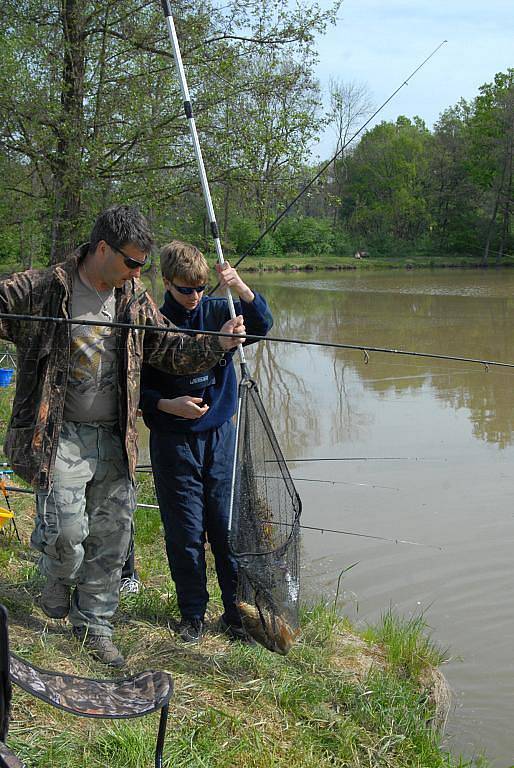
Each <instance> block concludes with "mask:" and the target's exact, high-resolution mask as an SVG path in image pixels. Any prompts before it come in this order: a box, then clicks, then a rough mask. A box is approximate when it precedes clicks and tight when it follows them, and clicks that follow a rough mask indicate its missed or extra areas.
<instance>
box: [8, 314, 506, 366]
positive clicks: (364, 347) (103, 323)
mask: <svg viewBox="0 0 514 768" xmlns="http://www.w3.org/2000/svg"><path fill="white" fill-rule="evenodd" d="M0 318H2V319H11V320H27V321H29V322H30V321H34V322H43V323H48V322H53V323H59V324H62V325H91V326H97V327H107V328H128V329H129V330H133V331H159V332H160V333H182V334H185V335H188V336H198V335H202V336H221V337H223V338H225V337H226V338H231V339H243V340H245V341H276V342H278V343H280V344H300V345H303V346H310V347H329V348H331V349H349V350H355V351H358V352H362V353H363V354H364V361H365V362H366V363H368V362H369V352H381V353H384V354H391V355H405V356H407V357H427V358H431V359H434V360H454V361H456V362H459V363H475V364H478V365H483V366H484V367H485V369H486V371H487V370H488V369H489V368H490V367H493V366H496V367H499V368H514V363H504V362H502V361H499V360H482V359H481V358H477V357H459V356H455V355H440V354H436V353H435V352H415V351H411V350H407V349H393V348H389V347H375V346H371V345H368V344H342V343H340V342H335V341H312V340H310V339H294V338H287V337H279V336H258V335H257V334H255V333H245V334H239V333H224V332H222V331H204V330H202V331H198V330H192V329H191V328H169V327H167V326H165V325H145V324H144V323H122V322H120V321H108V320H100V321H98V320H74V319H72V318H69V317H51V316H41V315H19V314H14V313H7V312H0Z"/></svg>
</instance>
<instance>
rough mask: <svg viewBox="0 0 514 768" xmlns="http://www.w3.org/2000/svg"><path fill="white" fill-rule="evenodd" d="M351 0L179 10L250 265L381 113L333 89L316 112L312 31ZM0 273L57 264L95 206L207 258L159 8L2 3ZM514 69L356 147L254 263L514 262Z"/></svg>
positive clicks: (191, 75) (95, 1) (200, 109)
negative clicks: (331, 132)
mask: <svg viewBox="0 0 514 768" xmlns="http://www.w3.org/2000/svg"><path fill="white" fill-rule="evenodd" d="M339 5H340V0H334V3H333V7H332V8H330V9H329V10H328V11H323V12H322V11H320V10H319V8H318V7H317V5H316V3H315V2H314V0H313V1H312V3H310V2H307V3H303V4H302V6H301V8H299V9H296V10H292V9H291V8H290V7H289V6H284V4H283V3H280V2H276V0H248V1H247V2H245V3H244V4H241V3H240V2H239V0H227V2H225V3H223V4H222V5H221V6H220V4H219V3H211V2H210V0H207V1H206V2H205V0H202V2H201V3H200V2H199V1H198V2H197V0H193V2H192V3H187V4H185V3H181V2H178V3H174V9H176V25H177V30H178V35H179V39H180V42H181V47H182V54H183V58H184V64H185V68H186V73H187V77H188V83H189V87H190V90H191V95H192V99H193V102H194V108H195V117H196V122H197V126H198V130H199V134H200V140H201V145H202V149H203V153H204V157H205V164H206V167H207V171H208V175H209V180H210V182H211V187H212V193H213V199H214V204H215V209H216V212H217V217H218V222H219V225H220V228H221V230H222V233H223V239H224V242H225V245H226V249H227V252H228V253H229V254H230V253H231V252H237V253H242V252H245V251H246V249H247V248H248V247H249V246H250V245H251V244H252V242H253V241H254V240H255V239H256V238H257V237H258V235H259V234H260V233H261V232H262V231H263V230H264V229H265V228H266V227H267V225H269V223H270V222H272V221H273V220H274V218H275V216H276V215H277V213H279V212H280V211H281V210H283V208H284V206H285V205H286V204H287V202H288V201H289V200H291V199H292V198H293V197H294V195H295V194H297V192H298V190H299V189H301V187H302V186H303V184H304V183H305V182H306V181H308V180H309V179H310V178H312V176H313V175H314V173H316V170H317V168H316V167H313V166H312V164H310V163H309V154H310V147H311V146H312V142H313V141H314V140H315V139H316V137H317V136H318V135H319V133H320V131H321V130H322V129H323V128H324V127H325V126H326V125H329V124H330V125H331V126H332V127H333V128H334V129H335V133H336V136H337V146H338V147H339V146H342V145H343V144H344V139H345V137H346V136H347V135H349V131H350V128H351V129H352V130H353V129H354V128H356V127H358V124H359V121H360V122H362V121H363V120H364V117H365V115H366V114H367V113H369V102H368V97H367V94H366V93H365V89H362V88H361V89H359V88H356V87H355V86H354V85H352V84H350V85H348V84H347V85H344V84H342V83H340V82H339V83H338V82H334V83H332V84H331V107H330V110H329V112H328V113H327V114H322V110H321V107H320V104H321V97H320V93H319V87H318V84H317V83H316V81H315V80H314V78H313V77H312V71H313V64H314V62H315V58H316V54H315V37H316V36H319V35H320V34H322V33H323V31H324V30H325V28H326V26H327V25H328V24H330V23H332V22H333V21H334V19H335V14H336V12H337V9H338V7H339ZM0 44H1V46H2V68H1V69H0V264H1V265H2V266H3V268H4V269H5V268H9V265H16V266H31V265H33V264H45V263H49V262H55V261H57V260H59V259H61V258H62V257H63V256H64V255H65V254H66V253H67V252H69V251H70V250H71V248H72V247H73V246H74V245H76V244H77V243H79V242H82V241H84V240H85V239H86V238H87V235H88V232H89V229H90V227H91V223H92V221H93V219H94V218H95V216H96V214H97V213H98V211H99V210H101V209H102V208H104V207H105V206H107V205H109V204H110V203H113V202H128V203H134V204H137V205H138V206H139V207H140V208H141V210H143V211H144V212H145V213H146V214H147V215H148V216H149V218H150V220H151V223H152V226H153V228H154V231H155V233H156V236H157V240H158V241H159V242H163V241H165V240H168V239H170V238H171V237H179V238H184V239H189V240H191V241H193V242H195V243H197V244H198V245H200V246H201V247H203V248H208V247H209V231H208V227H207V222H206V217H205V211H204V204H203V200H202V197H201V190H200V185H199V181H198V174H197V169H196V164H195V160H194V156H193V152H192V148H191V143H190V140H189V135H188V127H187V123H186V120H185V118H184V116H183V107H182V103H181V97H180V92H179V89H178V84H177V80H176V76H175V72H174V65H173V59H172V55H171V52H170V49H169V41H168V37H167V32H166V27H165V23H164V17H163V14H162V10H161V7H160V4H159V3H158V2H155V3H140V2H138V0H82V1H81V2H76V0H45V2H41V0H4V2H3V3H2V7H1V9H0ZM513 76H514V70H509V71H508V72H507V73H505V74H499V75H497V76H496V78H495V81H494V83H492V84H489V85H484V86H483V87H482V88H481V89H480V93H479V95H478V96H477V98H476V99H474V100H473V101H472V102H470V103H467V102H464V101H461V102H460V103H459V104H458V105H457V106H456V107H455V108H453V109H450V110H448V111H447V112H445V113H444V114H443V115H442V116H441V118H440V120H439V122H438V123H437V125H436V126H435V128H434V130H433V131H429V130H427V128H426V127H425V125H424V124H423V122H422V121H421V120H419V119H417V118H415V119H414V121H412V122H411V121H409V120H408V119H407V118H403V117H401V118H398V120H397V121H396V123H381V124H380V125H378V126H376V127H375V128H373V129H372V130H370V131H369V132H368V133H366V134H365V135H364V136H363V137H362V140H361V141H360V143H358V144H356V145H355V146H354V147H351V148H348V150H346V151H345V152H344V153H343V154H342V156H341V157H340V159H339V160H338V161H337V162H335V163H334V164H332V165H331V167H330V169H329V171H327V172H326V173H325V174H324V176H323V177H322V178H321V179H320V180H319V181H318V182H316V184H315V186H313V187H312V188H311V189H310V190H309V192H308V193H307V194H306V195H305V196H303V197H302V198H301V201H300V202H299V203H298V204H297V205H296V206H295V208H294V210H293V211H292V212H291V214H290V215H289V216H288V217H287V218H286V219H285V220H284V221H283V222H282V223H281V224H280V226H279V227H278V228H277V229H276V230H275V231H274V232H272V233H271V234H269V235H267V236H266V237H265V238H264V240H263V241H262V243H261V244H260V246H259V248H258V250H257V253H256V255H257V256H258V257H259V258H262V259H265V258H266V257H267V256H270V255H273V256H279V257H280V256H282V255H285V256H289V255H290V254H292V253H296V252H298V253H303V254H309V255H313V256H315V255H320V254H323V255H329V254H333V255H336V256H337V255H349V254H351V253H353V252H354V251H355V250H364V251H368V253H369V255H370V256H381V255H390V254H394V255H398V254H400V255H402V254H403V253H408V254H409V255H413V254H415V253H420V254H421V253H423V254H426V253H428V252H430V253H431V254H442V255H445V254H450V255H451V254H468V255H474V256H479V257H483V258H484V259H485V260H487V259H488V258H491V257H494V258H495V259H496V258H501V256H502V255H503V254H505V253H507V252H509V251H511V252H512V246H513V235H512V227H511V212H512V202H513V201H512V166H513V134H514V85H513Z"/></svg>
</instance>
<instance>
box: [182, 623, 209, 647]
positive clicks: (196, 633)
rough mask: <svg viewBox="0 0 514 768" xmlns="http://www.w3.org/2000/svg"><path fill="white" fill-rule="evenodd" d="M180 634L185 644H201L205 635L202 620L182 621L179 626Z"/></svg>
mask: <svg viewBox="0 0 514 768" xmlns="http://www.w3.org/2000/svg"><path fill="white" fill-rule="evenodd" d="M178 634H179V637H180V639H181V640H183V641H184V643H199V642H200V640H201V639H202V635H203V621H202V620H201V619H182V621H181V622H180V624H179V625H178Z"/></svg>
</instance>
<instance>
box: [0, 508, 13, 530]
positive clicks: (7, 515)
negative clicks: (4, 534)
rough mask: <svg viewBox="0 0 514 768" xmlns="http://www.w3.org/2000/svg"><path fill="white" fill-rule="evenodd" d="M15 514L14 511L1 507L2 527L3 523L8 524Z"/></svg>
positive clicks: (0, 520) (0, 524) (0, 518)
mask: <svg viewBox="0 0 514 768" xmlns="http://www.w3.org/2000/svg"><path fill="white" fill-rule="evenodd" d="M13 517H14V515H13V513H12V512H10V511H9V510H8V509H4V508H3V507H0V528H1V527H2V526H3V525H6V524H7V523H9V522H10V521H11V520H12V519H13Z"/></svg>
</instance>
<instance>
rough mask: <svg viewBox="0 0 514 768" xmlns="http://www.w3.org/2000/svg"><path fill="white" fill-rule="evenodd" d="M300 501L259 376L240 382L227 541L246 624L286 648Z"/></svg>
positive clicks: (271, 645)
mask: <svg viewBox="0 0 514 768" xmlns="http://www.w3.org/2000/svg"><path fill="white" fill-rule="evenodd" d="M301 508H302V505H301V501H300V497H299V495H298V493H297V491H296V488H295V486H294V483H293V481H292V479H291V475H290V474H289V470H288V468H287V464H286V462H285V459H284V457H283V455H282V451H281V450H280V446H279V444H278V441H277V438H276V436H275V433H274V431H273V428H272V426H271V423H270V421H269V419H268V416H267V414H266V411H265V408H264V405H263V403H262V400H261V397H260V395H259V391H258V388H257V385H256V383H255V382H254V381H253V380H252V379H250V378H243V379H242V380H241V383H240V385H239V401H238V411H237V423H236V448H235V455H234V467H233V479H232V493H231V510H230V525H229V529H230V530H229V541H230V547H231V550H232V553H233V555H234V557H235V558H236V560H237V564H238V588H237V605H238V609H239V612H240V614H241V619H242V622H243V626H244V628H245V630H246V632H247V633H248V634H249V635H250V636H251V637H253V638H254V639H255V640H256V641H257V642H258V643H260V644H261V645H263V646H264V647H265V648H267V649H268V650H270V651H274V652H276V653H281V654H286V653H288V652H289V650H290V649H291V647H292V645H293V644H294V642H295V640H296V638H297V637H298V634H299V613H298V607H299V597H300V514H301Z"/></svg>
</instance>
